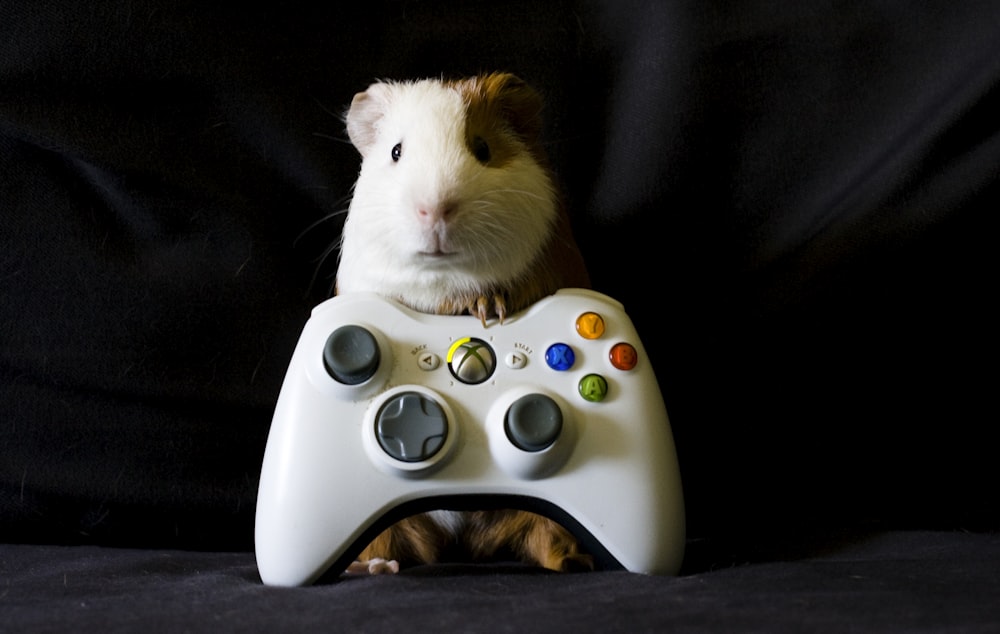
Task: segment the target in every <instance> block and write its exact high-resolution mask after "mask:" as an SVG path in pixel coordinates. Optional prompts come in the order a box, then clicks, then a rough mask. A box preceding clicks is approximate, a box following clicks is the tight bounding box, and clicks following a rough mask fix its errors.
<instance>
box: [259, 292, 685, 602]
mask: <svg viewBox="0 0 1000 634" xmlns="http://www.w3.org/2000/svg"><path fill="white" fill-rule="evenodd" d="M477 508H519V509H523V510H530V511H534V512H537V513H540V514H542V515H545V516H547V517H550V518H551V519H554V520H556V521H558V522H559V523H561V524H562V525H563V526H564V527H565V528H567V529H568V530H569V531H570V532H571V533H573V534H574V536H576V537H577V538H578V539H579V540H580V541H581V544H582V546H583V548H584V550H585V551H587V552H589V553H590V554H591V555H593V556H594V560H595V563H596V564H597V566H598V567H599V568H618V569H621V568H624V569H626V570H629V571H633V572H641V573H650V574H676V573H677V571H678V569H679V568H680V565H681V560H682V558H683V555H684V540H685V524H684V502H683V496H682V491H681V482H680V473H679V470H678V466H677V456H676V452H675V449H674V443H673V436H672V434H671V430H670V422H669V420H668V418H667V411H666V408H665V407H664V404H663V398H662V396H661V394H660V390H659V387H658V385H657V382H656V378H655V376H654V374H653V368H652V367H651V366H650V362H649V359H648V358H647V357H646V353H645V351H644V349H643V347H642V343H641V342H640V340H639V337H638V335H637V333H636V331H635V329H634V327H633V325H632V322H631V320H630V319H629V318H628V316H627V315H626V314H625V312H624V310H623V308H622V305H621V304H620V303H619V302H617V301H615V300H613V299H611V298H609V297H607V296H605V295H602V294H600V293H597V292H594V291H589V290H580V289H567V290H561V291H559V292H557V293H556V294H554V295H551V296H549V297H546V298H545V299H543V300H541V301H539V302H538V303H537V304H535V305H533V306H531V307H530V308H529V309H527V310H525V311H523V312H521V313H519V314H516V315H513V316H510V317H508V318H507V319H506V320H505V321H504V323H503V324H499V323H496V322H491V323H490V324H488V326H487V327H485V328H484V326H483V325H482V323H481V322H480V321H479V320H478V319H477V318H475V317H470V316H443V315H428V314H423V313H417V312H415V311H412V310H410V309H408V308H405V307H403V306H402V305H400V304H398V303H396V302H393V301H389V300H386V299H384V298H382V297H379V296H378V295H375V294H369V293H356V294H348V295H340V296H337V297H334V298H332V299H329V300H327V301H326V302H324V303H322V304H320V305H319V306H317V307H316V308H315V309H314V310H313V313H312V316H311V318H310V319H309V321H308V323H307V324H306V326H305V328H304V330H303V332H302V336H301V339H300V340H299V343H298V346H297V347H296V349H295V352H294V354H293V356H292V360H291V363H290V365H289V368H288V374H287V375H286V377H285V382H284V385H283V386H282V389H281V394H280V396H279V398H278V403H277V407H276V409H275V413H274V420H273V422H272V424H271V430H270V435H269V437H268V441H267V449H266V451H265V454H264V462H263V467H262V471H261V476H260V489H259V492H258V497H257V518H256V551H257V566H258V569H259V571H260V576H261V579H262V580H263V582H264V583H265V584H268V585H277V586H296V585H305V584H309V583H312V582H313V581H315V580H316V579H317V578H319V577H320V576H321V575H322V574H323V573H324V572H326V571H327V570H333V571H342V570H344V569H346V568H347V565H348V564H349V563H350V562H351V561H353V559H354V558H355V557H356V556H357V555H358V553H360V551H361V549H362V548H364V547H365V546H366V545H367V543H368V541H369V540H371V539H372V538H373V537H374V536H375V535H377V534H378V532H379V531H381V530H382V529H384V528H385V527H387V526H388V525H390V524H391V523H392V522H394V521H397V520H398V519H401V518H402V517H405V516H406V515H410V514H412V513H415V512H421V511H429V510H435V509H455V510H458V509H477Z"/></svg>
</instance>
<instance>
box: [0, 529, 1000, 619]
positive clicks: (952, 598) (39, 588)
mask: <svg viewBox="0 0 1000 634" xmlns="http://www.w3.org/2000/svg"><path fill="white" fill-rule="evenodd" d="M795 546H796V547H797V548H798V552H793V549H791V548H790V549H789V550H788V551H786V556H787V558H775V557H774V555H775V554H776V553H769V554H768V556H767V558H766V559H764V560H760V559H757V560H753V561H751V560H746V559H733V558H732V556H733V554H732V553H727V552H714V553H710V557H711V558H712V559H713V560H714V561H715V562H716V564H717V565H718V567H717V568H715V569H712V570H702V571H699V572H694V573H691V574H684V575H681V576H679V577H647V576H643V575H637V574H632V573H627V572H599V573H579V574H567V575H558V574H555V573H548V572H544V571H540V570H538V569H535V568H526V567H523V566H517V565H487V566H464V565H443V566H433V567H421V568H414V569H411V570H409V571H407V572H404V573H401V574H400V575H399V576H396V577H392V576H389V577H386V576H381V577H361V578H344V579H341V580H340V581H337V582H333V583H328V584H324V585H320V586H313V587H309V588H271V587H267V586H263V585H261V583H260V580H259V578H258V577H257V571H256V568H255V567H254V563H253V557H252V555H250V554H248V553H218V552H215V553H194V552H182V551H173V550H159V551H151V550H119V549H109V548H95V547H89V546H78V547H72V548H66V547H58V546H0V575H2V583H3V587H2V591H0V608H2V612H0V614H2V616H3V619H4V627H5V628H6V629H5V631H12V632H15V631H23V632H39V633H41V632H60V631H66V630H72V631H93V632H98V631H100V632H134V631H137V630H140V629H141V630H142V631H144V632H179V631H191V632H202V631H261V632H265V631H267V632H274V631H294V632H314V631H323V632H328V631H352V630H353V631H364V632H398V631H411V632H425V631H460V632H525V631H527V632H550V631H566V632H579V631H587V632H589V631H594V632H598V631H599V632H607V631H611V632H664V631H684V632H762V633H764V632H767V633H770V632H780V631H788V632H848V631H849V632H886V631H920V632H948V631H956V632H957V631H961V632H984V633H986V632H995V631H996V626H997V623H998V622H1000V605H998V604H997V602H996V601H995V597H996V596H997V594H996V593H997V592H998V591H1000V572H998V571H997V568H996V566H995V565H992V564H991V565H987V563H986V562H987V561H989V562H993V564H995V562H996V561H998V559H1000V538H998V537H997V536H996V535H975V534H967V533H966V534H963V533H932V532H918V533H900V532H897V533H892V534H870V535H861V534H856V535H852V536H850V537H847V536H844V535H841V536H838V539H837V540H836V541H832V542H831V541H830V539H829V537H826V538H824V545H823V546H822V547H818V546H817V545H816V544H802V543H798V544H796V545H795Z"/></svg>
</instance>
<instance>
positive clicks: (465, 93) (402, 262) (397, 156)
mask: <svg viewBox="0 0 1000 634" xmlns="http://www.w3.org/2000/svg"><path fill="white" fill-rule="evenodd" d="M541 111H542V99H541V97H540V95H539V94H538V93H537V92H536V91H535V90H534V89H532V88H531V87H529V86H528V85H527V84H525V83H524V82H523V81H521V80H520V79H518V78H517V77H515V76H514V75H510V74H501V73H494V74H489V75H481V76H478V77H473V78H468V79H462V80H458V81H443V80H433V79H431V80H423V81H415V82H379V83H375V84H373V85H371V86H370V87H369V88H368V89H367V90H366V91H365V92H362V93H359V94H357V95H355V97H354V99H353V101H352V103H351V107H350V110H349V111H348V114H347V117H346V120H347V132H348V135H349V137H350V139H351V142H352V143H353V144H354V146H355V147H356V148H357V149H358V151H359V152H360V153H361V156H362V163H361V170H360V173H359V175H358V179H357V183H356V184H355V186H354V194H353V197H352V200H351V205H350V209H349V211H348V215H347V219H346V221H345V223H344V229H343V234H342V240H341V247H340V261H339V264H338V270H337V279H336V290H337V292H338V293H344V292H352V291H358V290H364V291H374V292H377V293H380V294H383V295H385V296H388V297H392V298H394V299H396V300H398V301H400V302H402V303H403V304H406V305H408V306H410V307H411V308H413V309H414V310H418V311H422V312H430V313H438V314H457V313H466V312H467V313H471V314H473V315H476V316H478V317H480V318H481V319H483V320H484V321H485V320H486V319H487V318H489V317H493V316H495V317H498V318H500V319H501V320H502V319H503V317H504V316H505V315H506V314H507V313H509V312H516V311H518V310H520V309H522V308H525V307H527V306H529V305H531V304H533V303H535V302H536V301H538V300H539V299H541V298H542V297H545V296H546V295H550V294H551V293H553V292H555V291H556V290H558V289H559V288H565V287H588V286H589V284H590V280H589V278H588V275H587V271H586V267H585V265H584V262H583V258H582V256H581V254H580V251H579V249H578V248H577V245H576V242H575V240H574V238H573V234H572V231H571V228H570V224H569V219H568V216H567V214H566V210H565V207H564V205H563V200H562V197H561V196H560V195H559V192H558V191H557V190H556V187H555V184H554V182H553V178H552V174H551V172H550V170H549V168H548V162H547V159H546V157H545V153H544V151H543V149H542V146H541V144H540V141H539V135H540V132H541V128H542V120H541Z"/></svg>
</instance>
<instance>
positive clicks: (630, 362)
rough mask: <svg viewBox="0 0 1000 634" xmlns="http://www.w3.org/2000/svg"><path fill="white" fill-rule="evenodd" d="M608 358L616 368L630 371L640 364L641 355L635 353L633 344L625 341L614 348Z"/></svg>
mask: <svg viewBox="0 0 1000 634" xmlns="http://www.w3.org/2000/svg"><path fill="white" fill-rule="evenodd" d="M608 358H609V359H610V360H611V365H613V366H614V367H616V368H618V369H619V370H625V371H628V370H631V369H632V368H634V367H635V364H636V363H638V362H639V353H637V352H636V351H635V348H633V347H632V345H631V344H628V343H625V342H624V341H623V342H621V343H616V344H615V345H614V346H612V348H611V353H610V354H609V355H608Z"/></svg>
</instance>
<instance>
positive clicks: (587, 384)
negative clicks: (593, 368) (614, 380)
mask: <svg viewBox="0 0 1000 634" xmlns="http://www.w3.org/2000/svg"><path fill="white" fill-rule="evenodd" d="M579 390H580V396H582V397H583V398H584V399H585V400H588V401H590V402H591V403H600V402H601V401H603V400H604V398H605V397H606V396H607V395H608V381H607V379H605V378H604V377H603V376H601V375H600V374H588V375H587V376H585V377H583V378H582V379H580V385H579Z"/></svg>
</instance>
